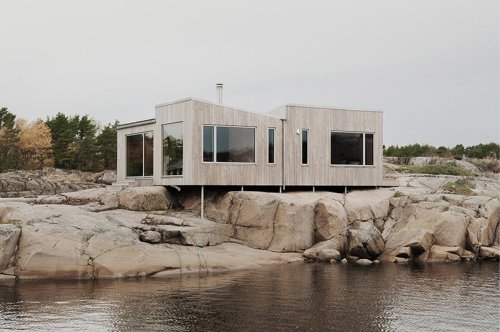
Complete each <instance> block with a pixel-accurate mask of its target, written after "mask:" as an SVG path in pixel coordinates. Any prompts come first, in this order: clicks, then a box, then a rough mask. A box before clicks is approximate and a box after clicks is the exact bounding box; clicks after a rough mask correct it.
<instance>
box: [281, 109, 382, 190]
mask: <svg viewBox="0 0 500 332" xmlns="http://www.w3.org/2000/svg"><path fill="white" fill-rule="evenodd" d="M286 118H287V120H286V122H285V172H284V174H285V185H288V186H292V185H293V186H300V185H304V186H312V185H314V186H320V185H332V186H333V185H341V186H377V185H381V184H382V178H383V173H382V172H383V167H382V135H383V133H382V112H366V111H350V110H335V109H329V108H319V107H318V108H316V107H305V106H287V110H286ZM302 129H309V140H308V150H309V154H308V162H309V163H308V165H301V135H300V134H297V130H299V131H300V130H302ZM332 130H337V131H346V132H349V131H352V132H371V133H374V165H373V166H358V165H330V154H331V151H330V132H331V131H332Z"/></svg>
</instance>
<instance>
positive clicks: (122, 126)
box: [116, 119, 156, 129]
mask: <svg viewBox="0 0 500 332" xmlns="http://www.w3.org/2000/svg"><path fill="white" fill-rule="evenodd" d="M154 123H156V119H147V120H141V121H134V122H128V123H123V124H119V125H118V126H116V129H125V128H130V127H138V126H144V125H148V124H154Z"/></svg>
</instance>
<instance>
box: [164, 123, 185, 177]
mask: <svg viewBox="0 0 500 332" xmlns="http://www.w3.org/2000/svg"><path fill="white" fill-rule="evenodd" d="M162 127H163V152H162V153H163V170H162V174H163V175H182V169H183V160H182V158H183V143H184V139H183V127H182V122H176V123H169V124H165V125H163V126H162Z"/></svg>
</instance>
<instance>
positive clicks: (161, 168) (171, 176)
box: [160, 121, 184, 179]
mask: <svg viewBox="0 0 500 332" xmlns="http://www.w3.org/2000/svg"><path fill="white" fill-rule="evenodd" d="M178 123H182V136H183V137H182V174H174V175H165V174H163V170H164V167H163V166H164V164H163V163H164V161H163V157H164V156H163V140H164V139H165V136H164V135H165V131H164V128H163V127H164V126H166V125H173V124H178ZM160 127H161V154H160V155H161V160H160V162H161V164H160V173H161V178H162V179H172V178H182V177H184V121H175V122H167V123H162V124H161V126H160Z"/></svg>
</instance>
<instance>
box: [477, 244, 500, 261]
mask: <svg viewBox="0 0 500 332" xmlns="http://www.w3.org/2000/svg"><path fill="white" fill-rule="evenodd" d="M479 257H480V258H483V259H484V258H496V259H498V258H499V257H500V248H495V247H481V248H480V249H479Z"/></svg>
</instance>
